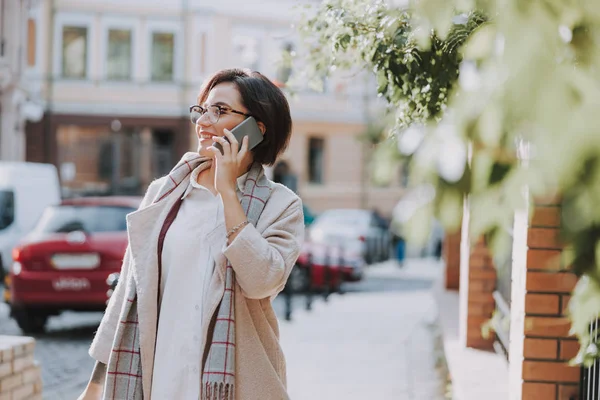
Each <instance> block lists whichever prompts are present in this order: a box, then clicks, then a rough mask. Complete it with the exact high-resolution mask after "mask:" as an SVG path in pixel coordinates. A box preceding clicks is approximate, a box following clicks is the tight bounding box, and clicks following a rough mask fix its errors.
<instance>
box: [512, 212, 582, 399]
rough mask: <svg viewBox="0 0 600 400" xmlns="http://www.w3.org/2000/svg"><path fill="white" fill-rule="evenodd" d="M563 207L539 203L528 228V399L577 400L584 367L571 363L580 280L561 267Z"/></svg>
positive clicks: (525, 386) (525, 393) (525, 372)
mask: <svg viewBox="0 0 600 400" xmlns="http://www.w3.org/2000/svg"><path fill="white" fill-rule="evenodd" d="M559 226H560V208H559V207H558V206H557V205H556V204H555V202H554V204H553V203H552V202H550V203H548V202H546V203H542V202H538V204H536V206H535V209H534V213H533V217H532V220H531V224H530V227H529V230H528V238H527V245H528V247H529V249H528V251H527V280H526V282H527V284H526V293H525V332H524V335H525V338H524V348H523V353H524V354H523V356H524V360H523V388H522V390H523V391H522V394H523V400H571V399H576V397H575V396H576V395H577V390H578V386H577V385H578V383H579V374H580V369H579V368H578V367H570V366H568V365H567V361H568V360H569V359H571V358H573V357H574V356H575V354H576V353H577V350H578V344H577V341H576V339H575V338H573V337H571V336H569V328H570V321H569V319H568V318H567V316H566V315H565V310H566V307H567V303H568V302H569V298H570V293H571V291H572V290H573V288H574V286H575V283H576V282H577V278H576V277H575V275H574V274H572V273H571V272H569V271H566V270H565V266H563V265H561V263H560V254H561V249H562V245H561V243H560V241H559V231H558V228H559Z"/></svg>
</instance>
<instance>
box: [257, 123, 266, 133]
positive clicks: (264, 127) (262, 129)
mask: <svg viewBox="0 0 600 400" xmlns="http://www.w3.org/2000/svg"><path fill="white" fill-rule="evenodd" d="M256 124H257V125H258V129H260V131H261V132H262V134H263V135H264V134H265V132H266V131H267V127H266V126H265V124H263V123H262V122H260V121H257V122H256Z"/></svg>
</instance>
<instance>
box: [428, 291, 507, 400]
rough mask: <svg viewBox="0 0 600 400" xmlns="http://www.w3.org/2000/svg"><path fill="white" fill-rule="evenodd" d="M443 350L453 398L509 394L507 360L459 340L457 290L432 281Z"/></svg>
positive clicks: (499, 398) (497, 399) (496, 399)
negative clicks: (437, 305)
mask: <svg viewBox="0 0 600 400" xmlns="http://www.w3.org/2000/svg"><path fill="white" fill-rule="evenodd" d="M434 294H435V296H436V300H437V302H438V304H439V310H440V323H441V326H442V332H443V338H444V339H443V340H444V351H445V356H446V360H447V363H448V369H449V370H450V374H451V375H452V394H453V399H454V400H480V399H486V400H506V399H508V397H509V392H508V388H509V384H508V363H507V361H506V359H505V358H504V357H503V356H500V355H498V354H496V353H494V352H490V351H483V350H476V349H470V348H467V347H465V346H464V344H462V343H461V341H460V340H459V327H458V324H459V322H458V309H459V298H458V296H459V294H458V292H457V291H449V290H445V289H444V287H443V280H440V281H438V282H436V286H435V288H434Z"/></svg>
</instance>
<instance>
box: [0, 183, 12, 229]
mask: <svg viewBox="0 0 600 400" xmlns="http://www.w3.org/2000/svg"><path fill="white" fill-rule="evenodd" d="M14 220H15V195H14V193H13V192H12V191H10V190H0V230H3V229H6V228H8V227H9V226H10V225H11V224H12V223H13V221H14Z"/></svg>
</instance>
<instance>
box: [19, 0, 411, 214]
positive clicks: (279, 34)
mask: <svg viewBox="0 0 600 400" xmlns="http://www.w3.org/2000/svg"><path fill="white" fill-rule="evenodd" d="M255 3H256V4H253V3H252V2H242V1H239V0H225V1H221V2H218V4H217V3H214V2H208V1H206V0H202V1H201V0H182V1H159V0H144V1H141V0H127V1H117V0H102V1H100V0H86V1H79V0H78V1H75V0H50V1H46V2H44V3H43V4H42V5H41V7H40V10H39V11H38V12H37V13H36V14H35V23H36V24H37V26H39V29H38V30H37V36H36V37H37V40H38V43H45V45H44V46H38V47H37V50H38V51H39V57H38V60H37V61H38V62H36V64H35V66H34V67H33V68H31V71H30V74H31V78H32V80H40V81H41V82H43V84H42V94H43V99H44V107H45V112H44V115H43V118H42V119H41V120H40V121H38V122H31V123H28V124H27V146H26V159H27V160H29V161H38V162H50V163H53V164H56V165H57V166H58V168H59V170H60V173H61V181H62V185H63V189H64V192H65V194H66V195H83V194H92V193H93V194H139V193H143V191H144V190H145V188H146V187H147V185H148V184H149V183H150V181H151V180H152V179H154V178H156V177H158V176H161V175H163V174H165V173H166V172H168V171H169V169H170V168H171V166H172V165H173V164H174V163H175V162H176V161H177V160H178V159H179V157H180V156H181V154H182V153H183V152H185V151H189V150H194V149H195V147H196V137H195V134H194V132H193V129H192V126H191V124H190V122H189V119H188V108H189V105H191V104H195V102H196V97H197V94H198V90H199V88H200V86H201V84H202V82H203V80H204V79H205V78H206V77H207V76H209V75H210V74H211V73H212V72H214V71H216V70H219V69H221V68H228V67H248V68H251V69H255V70H259V71H261V72H262V73H264V74H265V75H266V76H267V77H269V78H271V79H273V80H276V81H278V82H282V81H285V79H286V78H287V77H288V76H289V75H290V74H293V73H294V71H290V70H286V69H284V68H281V67H280V64H279V63H278V60H279V59H280V57H281V54H282V52H283V50H284V49H287V50H290V49H295V48H297V47H301V45H302V44H301V43H298V38H297V35H296V34H295V32H294V29H293V28H292V23H293V22H294V21H295V20H296V19H297V18H298V16H299V13H300V9H299V8H298V6H299V5H300V3H299V2H294V1H284V2H277V1H271V0H266V1H261V2H255ZM362 82H364V81H363V80H360V79H359V80H357V79H353V78H344V77H343V76H340V77H335V78H334V79H331V80H330V81H328V82H327V83H326V90H325V92H324V93H317V92H313V91H310V90H308V89H306V90H300V91H299V92H298V93H297V94H296V95H294V96H290V97H289V100H290V105H291V109H292V117H293V121H294V132H293V136H292V141H291V143H290V146H289V149H288V150H287V152H286V153H285V155H284V156H283V157H282V160H281V161H282V164H279V165H276V166H275V168H274V169H271V170H270V171H269V173H270V174H272V175H276V176H275V178H282V179H281V180H283V181H285V182H286V183H288V184H289V185H290V186H292V187H293V188H294V189H295V190H297V192H298V193H299V194H300V195H301V196H302V197H303V199H304V200H305V203H306V204H307V205H308V206H309V207H310V208H312V209H314V211H316V212H319V211H322V210H325V209H327V208H332V207H364V208H377V209H379V210H380V211H381V212H382V213H383V214H390V213H391V210H392V208H393V206H394V205H395V204H396V202H397V200H398V198H399V197H400V196H401V194H402V190H403V189H402V182H401V181H400V179H396V180H395V182H394V183H393V184H391V185H390V186H389V187H385V188H377V189H375V188H374V187H373V186H372V185H371V184H370V179H369V178H368V176H367V175H368V174H367V168H368V166H367V160H368V149H367V148H366V147H365V145H363V144H361V142H359V141H358V136H359V135H360V134H361V133H362V132H364V130H365V126H366V125H365V113H364V112H363V111H361V110H363V109H364V104H365V100H364V99H365V92H364V89H365V87H366V86H365V85H364V84H363V83H362ZM373 97H374V96H373ZM282 171H284V172H285V173H284V174H283V175H282V174H281V172H282ZM275 172H277V173H275Z"/></svg>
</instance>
